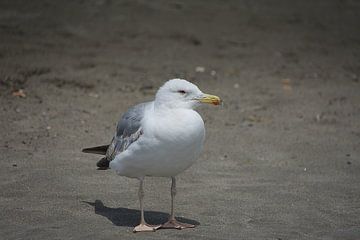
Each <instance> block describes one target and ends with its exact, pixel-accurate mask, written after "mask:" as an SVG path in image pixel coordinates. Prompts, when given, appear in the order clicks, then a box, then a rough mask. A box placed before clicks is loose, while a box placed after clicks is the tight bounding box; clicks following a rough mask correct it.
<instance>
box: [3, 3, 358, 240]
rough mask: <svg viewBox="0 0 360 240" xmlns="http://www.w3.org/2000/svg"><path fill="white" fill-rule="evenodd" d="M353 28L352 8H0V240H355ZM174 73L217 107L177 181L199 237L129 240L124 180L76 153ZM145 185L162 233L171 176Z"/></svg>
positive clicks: (151, 216)
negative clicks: (216, 99) (200, 146)
mask: <svg viewBox="0 0 360 240" xmlns="http://www.w3.org/2000/svg"><path fill="white" fill-rule="evenodd" d="M359 23H360V3H359V2H358V1H355V0H353V1H351V0H349V1H328V0H322V1H321V0H319V1H285V0H283V1H265V0H263V1H245V0H244V1H226V2H225V1H165V0H163V1H156V2H151V1H111V0H97V1H81V0H79V1H68V2H67V3H64V2H63V1H20V0H19V1H15V0H11V1H10V0H9V1H1V2H0V102H1V107H0V121H1V125H0V132H1V141H0V151H1V155H0V161H1V165H2V167H1V169H0V207H1V215H2V216H1V217H0V238H1V239H170V238H171V239H276V240H280V239H282V240H285V239H360V184H359V183H360V159H359V158H360V150H359V149H360V83H359V80H360V30H359V29H360V28H359ZM197 67H200V68H197ZM201 67H203V68H204V69H202V68H201ZM199 70H204V71H199ZM175 77H182V78H186V79H188V80H190V81H192V82H194V83H195V84H197V85H198V86H199V87H200V88H201V89H202V90H203V91H204V92H209V93H213V94H216V95H219V96H221V97H222V98H223V99H224V101H225V104H224V106H223V107H221V108H216V107H211V106H206V107H204V108H202V109H200V112H201V114H202V116H203V117H204V119H205V120H206V129H207V139H206V143H205V149H204V152H203V154H202V155H201V157H200V159H199V160H198V161H197V163H196V164H195V165H194V166H193V167H192V168H190V169H188V170H187V171H186V172H184V173H183V174H181V175H180V176H179V177H178V195H177V199H176V203H177V205H176V212H177V215H178V216H179V217H181V218H182V219H183V220H184V221H186V222H189V223H195V224H197V225H198V226H197V227H196V228H195V229H187V230H182V231H178V230H161V231H157V232H155V233H149V234H133V233H132V227H133V226H134V225H136V223H137V221H138V219H139V211H138V210H137V209H138V200H137V188H138V181H137V180H134V179H128V178H125V177H119V176H117V175H116V174H115V173H114V172H112V171H98V170H96V167H95V163H96V161H97V160H98V156H95V155H87V154H83V153H81V149H82V148H83V147H89V146H95V145H100V144H106V143H108V142H109V140H110V139H111V136H112V134H113V131H114V127H115V124H116V122H117V119H118V117H119V115H120V114H121V113H122V112H123V111H125V110H126V109H127V108H128V107H129V106H131V105H133V104H135V103H139V102H142V101H144V100H149V99H152V97H153V94H154V93H155V91H156V89H157V88H158V87H159V86H161V84H162V83H163V82H164V81H166V80H167V79H170V78H175ZM19 89H23V93H24V94H25V95H23V96H25V97H21V96H13V92H15V93H16V91H17V90H19ZM15 95H22V94H21V93H20V94H19V92H17V94H15ZM145 186H146V200H145V201H146V203H145V204H146V209H147V210H148V211H147V212H146V218H147V219H148V221H149V222H151V223H161V222H164V221H165V220H166V218H167V212H168V211H169V208H170V202H169V201H170V192H169V187H170V180H169V179H165V178H163V179H161V178H157V179H155V178H148V179H147V181H146V185H145Z"/></svg>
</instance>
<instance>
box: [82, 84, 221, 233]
mask: <svg viewBox="0 0 360 240" xmlns="http://www.w3.org/2000/svg"><path fill="white" fill-rule="evenodd" d="M220 102H221V100H220V98H219V97H217V96H213V95H209V94H204V93H203V92H201V91H200V89H199V88H198V87H197V86H196V85H194V84H192V83H190V82H188V81H186V80H182V79H173V80H169V81H167V82H166V83H165V84H164V85H163V86H162V87H161V88H160V89H159V90H158V91H157V93H156V96H155V100H154V101H152V102H147V103H142V104H139V105H136V106H134V107H132V108H130V109H129V110H128V111H127V112H126V113H125V114H124V115H123V117H122V118H121V119H120V121H119V123H118V126H117V129H116V133H115V136H114V138H113V139H112V141H111V144H110V145H109V146H108V147H107V151H106V157H105V158H103V159H102V160H101V161H100V162H99V163H100V165H102V164H104V163H105V164H107V165H109V166H110V168H111V169H113V170H115V171H116V172H117V174H119V175H121V176H126V177H133V178H138V179H139V180H140V188H139V199H140V209H141V221H140V224H139V225H138V226H136V227H135V228H134V232H138V231H155V230H156V229H158V228H160V227H162V228H176V229H183V228H188V227H194V225H191V224H186V223H180V222H178V221H177V220H176V219H175V216H174V209H173V206H174V204H173V201H174V197H175V193H176V181H175V176H177V175H178V174H179V173H181V172H183V171H184V170H186V169H187V168H189V167H190V166H191V165H192V164H193V163H194V162H195V160H196V158H197V157H198V156H199V154H200V153H201V150H202V146H203V142H204V139H205V128H204V121H203V120H202V118H201V116H200V115H199V114H198V113H197V112H196V111H195V110H194V109H195V108H196V107H197V106H198V105H200V103H211V104H214V105H219V104H220ZM100 148H101V147H100ZM85 150H86V152H91V151H92V150H93V152H97V153H98V151H99V147H97V148H92V149H85ZM99 163H98V166H99ZM145 176H153V177H171V178H172V185H171V200H172V202H171V203H172V205H171V215H170V218H169V221H168V222H167V223H165V224H162V225H158V226H153V225H149V224H147V223H146V222H145V220H144V211H143V197H144V191H143V181H144V177H145Z"/></svg>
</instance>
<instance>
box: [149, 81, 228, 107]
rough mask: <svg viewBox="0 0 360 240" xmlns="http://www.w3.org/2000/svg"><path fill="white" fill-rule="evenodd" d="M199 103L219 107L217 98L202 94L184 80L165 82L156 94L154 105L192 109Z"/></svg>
mask: <svg viewBox="0 0 360 240" xmlns="http://www.w3.org/2000/svg"><path fill="white" fill-rule="evenodd" d="M201 103H209V104H213V105H219V104H220V103H221V99H220V98H219V97H218V96H214V95H210V94H206V93H203V92H202V91H200V89H199V88H198V87H197V86H196V85H195V84H192V83H190V82H188V81H186V80H184V79H172V80H169V81H167V82H166V83H165V84H164V85H163V86H162V87H160V89H159V90H158V91H157V93H156V97H155V104H156V105H157V106H164V107H168V108H189V109H193V108H195V107H197V106H198V105H200V104H201Z"/></svg>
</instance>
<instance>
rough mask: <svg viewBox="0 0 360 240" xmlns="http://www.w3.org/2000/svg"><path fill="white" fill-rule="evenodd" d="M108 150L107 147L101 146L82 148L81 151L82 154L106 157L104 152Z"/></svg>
mask: <svg viewBox="0 0 360 240" xmlns="http://www.w3.org/2000/svg"><path fill="white" fill-rule="evenodd" d="M108 148H109V145H102V146H97V147H91V148H83V149H82V150H81V151H82V152H83V153H93V154H100V155H106V151H107V149H108Z"/></svg>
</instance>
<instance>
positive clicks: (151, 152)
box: [110, 121, 205, 177]
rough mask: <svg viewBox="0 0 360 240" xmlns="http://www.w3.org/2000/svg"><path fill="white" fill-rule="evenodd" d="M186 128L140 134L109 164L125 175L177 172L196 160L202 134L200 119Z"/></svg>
mask: <svg viewBox="0 0 360 240" xmlns="http://www.w3.org/2000/svg"><path fill="white" fill-rule="evenodd" d="M184 127H185V126H184ZM189 128H190V129H189ZM179 129H180V128H179ZM185 130H186V131H184V129H182V130H181V129H180V130H179V131H171V132H168V133H164V134H159V135H156V136H148V137H147V136H142V137H141V138H140V139H139V140H138V141H137V143H136V144H134V145H131V146H130V147H129V149H128V150H126V151H125V152H123V153H121V154H119V155H118V156H117V157H116V158H115V159H114V160H113V161H112V162H111V163H110V167H111V168H112V169H115V170H116V171H117V173H118V174H119V175H123V176H128V177H143V176H156V177H170V176H176V175H178V174H179V173H181V172H183V171H184V170H186V169H187V168H188V167H190V166H191V165H192V164H193V163H194V162H195V161H196V158H197V157H198V156H199V154H200V152H201V150H202V145H203V141H204V137H205V130H204V126H203V122H202V121H201V124H200V125H199V126H190V127H189V126H187V128H185Z"/></svg>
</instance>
